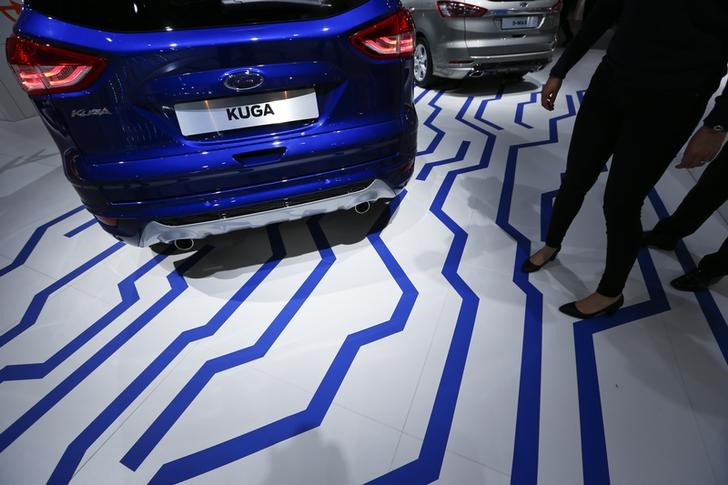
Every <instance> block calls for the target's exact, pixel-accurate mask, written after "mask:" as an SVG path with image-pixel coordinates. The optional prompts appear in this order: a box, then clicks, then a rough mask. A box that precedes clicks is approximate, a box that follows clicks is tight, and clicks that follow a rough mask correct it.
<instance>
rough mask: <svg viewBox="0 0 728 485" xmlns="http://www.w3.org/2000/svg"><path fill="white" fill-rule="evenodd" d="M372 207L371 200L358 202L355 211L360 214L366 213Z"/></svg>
mask: <svg viewBox="0 0 728 485" xmlns="http://www.w3.org/2000/svg"><path fill="white" fill-rule="evenodd" d="M371 208H372V203H371V202H362V203H361V204H357V205H355V206H354V212H356V213H357V214H359V215H363V214H366V213H367V212H369V209H371Z"/></svg>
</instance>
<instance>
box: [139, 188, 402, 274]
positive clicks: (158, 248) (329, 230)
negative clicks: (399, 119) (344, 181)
mask: <svg viewBox="0 0 728 485" xmlns="http://www.w3.org/2000/svg"><path fill="white" fill-rule="evenodd" d="M391 220H392V215H391V214H390V213H389V202H388V201H384V200H380V201H377V202H375V203H373V204H372V205H371V208H370V210H369V211H368V212H366V213H365V214H357V213H356V212H355V211H354V210H348V211H337V212H333V213H330V214H325V215H323V216H320V219H319V220H318V221H317V222H316V221H311V220H310V219H303V220H297V221H291V222H284V223H281V224H278V225H277V226H276V227H275V228H257V229H246V230H242V231H236V232H232V233H229V234H222V235H217V236H210V237H207V238H204V239H200V240H196V241H194V246H193V247H192V248H191V249H189V250H186V251H180V250H178V249H175V248H174V246H172V245H169V244H156V245H154V246H152V247H151V250H152V251H153V252H156V253H159V254H162V253H164V254H170V255H172V254H189V257H192V256H193V255H194V254H195V253H196V252H197V251H199V250H201V249H203V248H206V247H211V248H212V251H211V252H210V253H209V255H207V256H206V257H204V258H203V259H202V260H201V261H200V262H198V263H197V264H195V265H194V266H193V267H192V268H191V269H189V270H188V271H186V272H185V274H184V276H185V277H186V278H190V279H199V278H207V277H211V276H215V277H219V278H224V277H225V276H223V275H222V274H221V273H229V274H228V276H227V277H230V278H235V277H237V273H238V272H237V271H236V270H244V269H246V268H250V267H255V266H259V265H262V264H264V263H265V262H266V261H268V260H269V259H270V258H271V255H272V247H273V243H272V241H271V231H278V232H279V233H280V234H281V238H282V240H283V245H284V247H285V258H284V259H287V258H295V257H297V256H301V255H305V254H310V253H315V252H317V251H319V250H321V249H327V248H335V247H337V246H349V245H353V244H357V243H359V242H361V241H363V240H364V239H366V238H367V236H369V235H370V234H372V233H375V232H379V231H381V230H382V229H383V228H385V227H386V226H387V225H388V224H389V223H390V222H391ZM311 223H317V224H319V226H320V227H322V231H323V233H324V236H325V237H326V242H327V244H326V245H325V246H322V247H320V248H319V247H317V246H316V244H315V242H314V238H313V236H312V235H311V229H310V224H311ZM187 259H188V258H182V259H178V260H176V261H175V263H174V265H175V267H176V268H179V267H180V266H181V265H182V264H183V263H184V262H185V261H186V260H187Z"/></svg>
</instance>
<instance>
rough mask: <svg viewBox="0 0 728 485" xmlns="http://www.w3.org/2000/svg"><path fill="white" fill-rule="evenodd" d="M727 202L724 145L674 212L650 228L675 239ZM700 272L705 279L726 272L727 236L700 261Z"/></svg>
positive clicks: (727, 151) (663, 237) (727, 161)
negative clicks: (703, 274) (716, 250)
mask: <svg viewBox="0 0 728 485" xmlns="http://www.w3.org/2000/svg"><path fill="white" fill-rule="evenodd" d="M726 201H728V145H726V146H725V147H724V148H723V151H721V152H720V154H719V155H718V157H717V158H716V159H715V160H713V161H712V162H711V163H710V165H708V168H706V169H705V171H704V172H703V175H701V177H700V180H698V183H697V184H695V186H694V187H693V188H692V189H691V190H690V192H688V195H686V196H685V198H684V199H683V201H682V202H681V203H680V205H679V206H678V208H677V209H676V210H675V213H674V214H673V215H671V216H670V217H668V218H665V219H662V220H661V221H660V222H659V223H657V225H656V226H655V228H654V229H653V231H654V233H655V235H656V236H657V237H659V238H660V239H661V240H666V241H671V242H672V241H677V240H678V239H682V238H684V237H685V236H689V235H690V234H692V233H694V232H695V231H697V230H698V228H699V227H700V226H702V225H703V223H704V222H705V221H706V220H708V218H709V217H710V216H711V215H712V214H713V212H715V211H716V210H718V208H719V207H720V206H721V205H723V204H724V203H725V202H726ZM698 267H699V268H700V271H701V272H703V273H705V274H706V276H708V277H709V278H715V277H719V276H726V275H728V237H726V239H725V241H724V242H723V245H722V246H721V247H720V249H719V250H718V252H715V253H712V254H708V255H707V256H705V257H704V258H703V259H701V260H700V264H699V265H698Z"/></svg>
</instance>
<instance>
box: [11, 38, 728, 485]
mask: <svg viewBox="0 0 728 485" xmlns="http://www.w3.org/2000/svg"><path fill="white" fill-rule="evenodd" d="M600 56H601V53H600V52H596V51H594V52H592V53H590V54H589V56H588V57H587V58H586V59H585V60H584V61H583V62H582V63H581V64H580V65H579V66H578V67H577V69H576V70H575V72H574V73H573V74H571V75H570V76H569V78H568V79H567V81H566V82H565V85H564V88H563V89H562V92H561V97H560V99H559V101H558V103H557V109H556V111H554V112H552V113H549V112H547V111H545V110H543V109H542V108H541V107H540V105H539V103H538V99H537V92H538V91H539V86H540V84H541V83H542V82H543V81H544V80H545V77H546V72H540V73H535V74H531V75H529V76H527V77H526V78H525V80H524V81H523V82H520V83H516V84H508V85H502V84H500V83H499V82H493V81H484V80H480V81H478V82H466V83H461V84H459V85H458V84H454V85H452V86H449V89H448V90H447V91H445V92H442V91H422V90H419V89H418V90H416V91H415V95H416V97H417V106H418V112H419V116H420V122H421V129H420V133H419V137H420V138H419V142H420V155H419V157H418V160H417V167H416V172H415V178H413V179H412V181H411V182H410V184H409V186H408V188H407V190H406V192H405V193H403V194H402V196H401V197H400V198H399V199H396V200H395V201H393V202H392V203H391V204H389V205H387V204H377V205H376V206H375V207H374V208H373V209H372V210H371V211H370V212H369V213H367V214H366V215H357V214H354V213H353V212H348V213H336V214H330V215H325V216H323V217H317V218H312V219H309V220H307V221H300V222H295V223H288V224H282V225H279V226H273V227H269V228H265V229H259V230H254V231H245V232H240V233H237V234H230V235H226V236H222V237H215V238H210V239H208V240H205V241H201V242H200V243H199V244H198V245H197V246H196V247H195V249H194V250H193V251H190V252H187V253H168V252H164V251H160V252H155V251H154V250H152V249H150V248H146V249H139V248H134V247H126V246H123V245H121V244H119V243H116V242H115V241H114V240H113V239H112V238H111V237H110V236H108V235H106V234H105V233H104V232H103V231H102V230H101V229H100V228H99V227H98V226H97V225H95V224H94V223H93V222H91V217H90V215H89V214H88V213H87V212H86V211H84V210H82V209H81V208H80V207H79V206H80V203H79V201H78V198H77V197H76V195H75V193H74V192H73V190H72V188H71V187H70V185H69V184H67V183H66V181H65V179H64V177H63V172H62V169H61V167H60V158H59V155H58V153H57V151H56V149H55V146H54V145H53V143H52V142H51V140H50V138H49V136H48V135H47V134H46V132H45V130H44V129H43V127H42V125H41V123H40V121H39V120H38V119H37V118H35V119H30V120H26V121H23V122H18V123H4V124H0V200H1V201H2V202H1V204H2V205H1V206H0V207H1V210H0V227H2V228H3V231H2V233H0V239H1V241H2V244H0V297H1V299H2V300H1V303H2V309H3V311H2V314H1V315H2V317H1V320H0V430H1V433H0V482H2V483H9V484H25V483H27V484H37V483H43V482H46V481H50V482H53V483H66V482H69V481H71V482H72V483H78V484H98V483H104V484H132V483H134V484H135V483H147V482H153V483H169V482H178V481H184V480H189V481H190V483H245V484H276V485H278V484H283V483H295V484H348V483H365V482H369V481H375V482H378V483H397V484H401V483H407V484H409V483H427V482H432V481H439V482H440V483H447V484H488V485H490V484H508V483H510V484H514V485H521V484H553V485H568V484H581V483H585V484H609V483H611V484H660V485H666V484H692V485H700V484H715V485H720V484H726V483H728V460H726V459H725V458H726V456H728V326H727V324H726V315H728V279H726V280H724V281H722V282H721V283H719V284H717V285H715V286H714V287H713V288H712V290H711V291H710V292H704V293H702V294H699V295H698V294H692V293H680V292H677V291H675V290H673V289H672V288H671V287H670V285H669V284H668V282H669V281H670V280H671V279H673V278H675V277H676V276H679V275H680V274H682V273H683V272H684V271H685V270H686V269H690V268H692V267H693V265H694V264H695V262H696V261H697V260H698V259H699V258H700V256H701V255H703V254H706V253H708V252H712V251H714V250H716V249H717V247H718V246H719V245H720V242H721V241H722V238H724V237H725V235H726V231H727V227H728V226H727V225H726V222H725V220H723V219H722V218H720V217H719V216H718V215H716V216H714V217H713V218H712V219H711V220H709V221H708V222H707V223H706V224H705V226H704V227H703V228H702V229H701V230H700V231H699V232H698V233H697V234H695V235H693V236H691V237H690V238H688V239H686V240H685V243H684V245H680V247H679V248H678V250H677V251H676V252H660V251H652V250H650V251H647V250H645V251H643V252H642V253H641V254H640V257H639V261H638V264H637V265H635V267H634V269H633V271H632V273H631V275H630V278H629V282H628V284H627V288H626V290H625V297H626V305H625V308H624V310H623V311H621V312H619V313H618V314H617V315H615V316H614V317H611V318H606V319H600V320H594V321H589V322H575V321H574V320H573V319H570V318H568V317H566V316H564V315H562V314H560V313H559V312H558V307H559V306H560V305H561V304H563V303H565V302H567V301H571V300H573V299H575V298H577V297H581V296H584V295H586V294H587V293H589V292H591V291H592V290H593V289H594V288H595V287H596V285H597V282H598V280H599V277H600V273H601V270H602V265H603V258H604V245H605V236H604V222H603V216H602V210H601V196H602V193H603V188H604V181H605V179H606V173H605V174H604V175H603V176H602V177H601V178H600V180H599V182H598V184H597V186H596V187H595V189H594V190H593V193H592V194H590V196H589V198H588V200H587V201H586V203H585V206H584V208H583V210H582V211H581V213H580V215H579V217H578V219H577V220H576V222H575V224H574V226H573V228H572V230H571V231H570V233H569V235H568V237H567V240H566V241H565V246H564V249H563V251H562V252H561V254H560V255H559V258H558V260H557V262H555V263H554V264H551V265H550V267H549V268H548V270H544V271H542V272H539V273H536V274H533V275H531V276H530V277H529V276H527V275H524V274H521V273H520V272H519V271H517V268H518V267H519V266H520V264H521V262H522V261H523V259H524V258H525V257H526V255H527V254H528V253H529V252H531V251H532V250H533V249H534V248H535V247H537V245H538V244H540V243H539V242H538V241H540V240H541V238H542V235H543V232H544V226H545V222H546V221H547V220H548V217H549V213H550V208H551V203H552V200H553V197H554V191H555V190H556V189H557V188H558V185H559V180H560V176H561V173H562V172H563V170H564V157H565V153H566V150H567V147H568V141H569V136H570V133H571V131H572V128H573V123H574V115H575V113H576V110H577V109H578V107H579V103H580V99H581V97H582V95H583V91H584V90H585V89H586V87H587V85H588V79H589V76H590V74H591V72H593V70H594V67H595V66H596V64H597V62H598V60H599V58H600ZM697 175H698V173H694V174H690V173H688V172H685V171H679V170H676V169H673V168H671V169H669V171H668V173H667V174H666V175H665V176H664V177H663V179H662V181H661V182H660V184H659V185H658V186H657V188H656V190H655V192H654V193H653V194H651V196H650V198H649V200H648V201H647V202H646V204H645V207H644V216H643V219H644V225H645V226H646V227H651V226H652V224H654V222H655V221H656V220H657V219H658V217H660V216H664V215H665V214H666V213H668V212H669V211H671V210H674V208H675V207H676V206H677V204H678V203H679V202H680V199H681V197H682V196H683V195H684V194H685V193H686V192H687V190H688V189H689V188H690V187H691V185H692V184H693V183H694V177H695V176H697ZM157 250H158V251H159V248H157Z"/></svg>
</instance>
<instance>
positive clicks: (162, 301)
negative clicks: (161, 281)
mask: <svg viewBox="0 0 728 485" xmlns="http://www.w3.org/2000/svg"><path fill="white" fill-rule="evenodd" d="M211 249H212V248H210V247H203V248H202V249H200V250H199V251H197V252H196V253H195V254H193V255H192V256H190V257H189V258H187V259H186V260H184V261H183V262H182V263H181V264H180V265H179V267H178V268H177V269H176V271H173V272H172V273H170V275H169V276H168V277H167V280H168V282H169V285H170V290H169V291H167V292H166V293H165V294H164V295H163V296H162V297H160V298H159V299H158V300H157V301H156V302H155V303H154V304H153V305H152V306H151V307H149V308H148V309H147V310H146V311H145V312H144V313H142V314H141V315H140V316H139V317H138V318H136V319H135V320H134V321H133V322H132V323H131V324H129V325H128V326H127V327H126V328H125V329H124V330H122V331H121V332H120V333H118V334H117V335H116V336H115V337H114V338H113V339H111V340H110V341H109V342H108V343H106V344H105V345H104V346H103V347H102V348H101V349H100V350H98V351H97V352H96V353H95V354H94V355H93V356H92V357H90V358H89V359H88V360H86V361H85V362H84V363H83V364H82V365H81V366H80V367H79V368H77V369H76V370H75V371H73V372H72V373H71V374H70V375H69V376H68V377H66V378H65V379H64V380H63V381H62V382H61V383H60V384H58V385H57V386H55V387H54V388H53V389H52V390H51V391H50V392H48V394H46V395H45V396H44V397H43V398H42V399H41V400H40V401H38V402H37V403H36V404H34V405H33V406H32V407H31V408H30V409H29V410H28V411H26V412H25V413H24V414H23V415H22V416H21V417H20V418H18V419H17V420H15V421H14V422H13V423H12V424H11V425H10V426H8V427H7V428H6V429H5V430H4V431H3V432H2V433H0V452H2V451H3V450H5V449H6V448H7V447H8V446H10V445H11V444H12V443H13V442H14V441H15V440H16V439H18V438H19V437H20V436H21V435H22V434H23V433H25V432H26V431H27V430H28V428H30V427H31V426H32V425H33V424H35V423H36V422H37V421H38V420H39V419H40V418H42V417H43V416H44V415H45V414H46V413H47V412H48V411H50V410H51V409H52V408H53V406H55V405H56V404H58V403H59V402H60V401H61V399H63V398H64V397H66V396H67V395H68V393H70V392H71V391H73V390H74V389H75V388H76V386H78V385H79V384H80V383H81V382H83V380H84V379H86V378H87V377H88V376H89V375H90V374H91V373H92V372H93V371H94V370H96V369H97V368H98V367H99V366H100V365H101V364H103V363H104V362H105V361H106V360H107V359H109V358H110V357H111V356H112V355H113V354H114V353H115V352H116V351H117V350H119V349H120V348H121V347H123V346H124V344H126V343H127V342H128V341H129V340H131V339H132V338H133V337H134V335H136V334H137V333H138V332H139V331H140V330H141V329H142V328H144V327H145V326H146V325H147V324H148V323H149V322H151V321H152V320H153V319H154V318H155V317H156V316H157V315H159V314H160V313H161V312H162V310H164V309H165V308H167V307H168V306H169V305H170V304H171V303H172V302H173V301H174V300H175V299H177V297H178V296H180V295H181V294H182V293H183V292H184V291H185V290H186V289H187V288H188V286H187V282H186V281H185V279H184V276H183V275H184V273H185V272H186V271H188V270H189V269H190V268H191V267H192V266H193V265H194V264H195V263H197V262H198V261H199V260H200V259H202V258H203V257H204V256H206V255H207V253H209V252H210V250H211ZM69 478H70V477H69Z"/></svg>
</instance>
